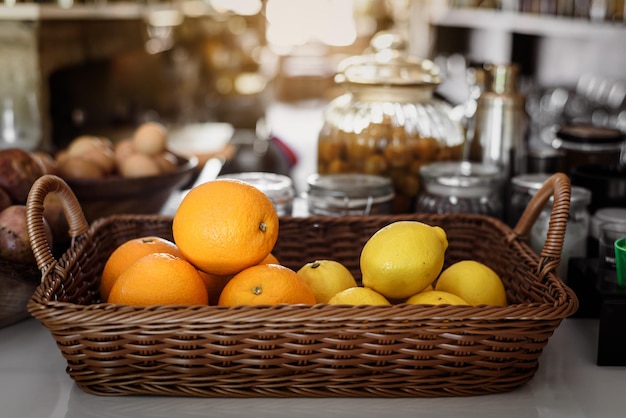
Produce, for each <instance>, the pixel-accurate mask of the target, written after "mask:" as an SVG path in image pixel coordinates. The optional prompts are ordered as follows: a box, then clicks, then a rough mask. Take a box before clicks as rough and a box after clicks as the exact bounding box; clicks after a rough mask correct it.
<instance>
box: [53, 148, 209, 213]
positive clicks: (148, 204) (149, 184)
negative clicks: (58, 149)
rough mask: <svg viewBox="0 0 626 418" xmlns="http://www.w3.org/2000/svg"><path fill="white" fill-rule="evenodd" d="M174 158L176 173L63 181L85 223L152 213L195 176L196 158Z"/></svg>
mask: <svg viewBox="0 0 626 418" xmlns="http://www.w3.org/2000/svg"><path fill="white" fill-rule="evenodd" d="M177 158H178V160H179V161H178V167H177V168H176V170H174V171H172V172H170V173H166V174H161V175H158V176H149V177H138V178H123V177H120V176H114V177H109V178H105V179H98V180H79V179H67V180H65V181H66V183H67V184H68V185H69V186H70V188H71V189H72V191H73V192H74V194H75V195H76V198H77V199H78V201H79V202H80V205H81V207H82V209H83V212H84V214H85V217H86V218H87V221H88V222H89V223H91V222H93V221H94V220H96V219H98V218H102V217H106V216H109V215H114V214H142V215H146V214H156V213H159V212H160V211H161V209H162V208H163V206H164V205H165V203H166V202H167V199H168V198H169V197H170V195H171V194H172V193H173V192H175V191H176V190H179V189H180V188H181V187H183V186H185V185H186V184H188V183H189V182H190V181H191V180H192V179H193V178H194V177H195V176H196V175H197V174H198V173H197V168H198V159H197V158H196V157H193V156H190V157H183V156H177Z"/></svg>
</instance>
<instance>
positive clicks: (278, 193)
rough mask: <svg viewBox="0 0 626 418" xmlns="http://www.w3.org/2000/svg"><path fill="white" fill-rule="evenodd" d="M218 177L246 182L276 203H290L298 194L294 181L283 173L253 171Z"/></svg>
mask: <svg viewBox="0 0 626 418" xmlns="http://www.w3.org/2000/svg"><path fill="white" fill-rule="evenodd" d="M218 178H220V179H224V178H228V179H235V180H241V181H243V182H246V183H248V184H250V185H252V186H254V187H256V188H257V189H259V190H260V191H262V192H263V193H265V195H266V196H267V197H269V198H270V200H271V201H272V202H273V203H274V205H281V204H285V203H290V202H291V201H292V200H293V198H294V196H295V194H296V192H295V190H294V187H293V181H292V180H291V179H290V178H289V177H287V176H285V175H282V174H275V173H266V172H260V171H258V172H257V171H252V172H243V173H233V174H222V175H221V176H218Z"/></svg>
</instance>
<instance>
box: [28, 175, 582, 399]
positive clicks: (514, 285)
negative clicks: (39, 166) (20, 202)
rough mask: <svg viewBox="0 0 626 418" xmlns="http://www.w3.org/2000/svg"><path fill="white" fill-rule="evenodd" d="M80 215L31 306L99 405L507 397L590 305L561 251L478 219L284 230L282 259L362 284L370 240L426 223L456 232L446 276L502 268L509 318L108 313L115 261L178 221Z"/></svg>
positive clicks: (446, 309) (294, 221) (205, 309)
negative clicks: (139, 240)
mask: <svg viewBox="0 0 626 418" xmlns="http://www.w3.org/2000/svg"><path fill="white" fill-rule="evenodd" d="M58 182H59V180H57V179H56V178H48V179H44V180H43V182H42V183H40V184H39V185H36V187H39V188H38V189H35V188H34V189H33V190H32V191H31V196H32V202H31V203H32V204H31V205H30V206H29V209H30V210H31V211H32V213H33V221H32V224H33V225H32V233H31V240H32V237H33V236H37V234H38V231H37V229H38V226H39V225H37V221H36V219H37V213H38V211H39V210H40V209H42V208H41V207H40V206H41V204H42V203H41V202H43V198H42V196H45V194H46V193H48V192H50V191H57V192H60V193H66V191H64V189H63V187H62V185H61V186H59V184H58ZM560 187H563V186H559V188H560ZM565 187H569V182H567V184H566V186H565ZM561 196H563V197H562V198H560V199H559V200H564V199H566V202H565V207H564V208H560V205H559V204H557V203H558V202H557V201H556V200H555V205H554V206H555V210H554V211H553V217H554V220H553V219H551V230H552V232H554V230H555V229H556V235H554V234H553V236H552V237H549V241H550V243H549V245H546V247H547V249H544V251H546V252H547V254H552V253H554V252H555V251H556V250H557V249H559V247H560V245H562V238H563V234H564V232H563V231H564V223H563V219H559V217H562V214H563V213H565V220H566V216H567V215H566V214H567V210H568V207H569V189H567V190H566V192H565V193H561ZM74 209H75V210H74V215H76V219H72V218H73V215H70V217H69V218H68V220H69V221H70V226H71V228H72V229H73V230H74V235H75V236H76V237H75V239H74V242H73V244H72V246H71V247H70V249H69V250H68V251H67V252H66V253H65V254H64V255H63V256H62V257H61V258H60V259H59V260H55V259H54V258H53V257H51V256H50V255H49V254H48V252H47V251H46V249H45V242H42V241H41V240H38V239H35V240H33V242H34V244H33V246H34V247H37V248H36V249H37V250H39V251H38V254H39V255H38V264H39V266H40V269H41V270H42V284H41V286H39V288H38V289H37V291H36V292H35V294H34V295H33V297H32V299H31V301H30V302H29V306H28V307H29V311H30V312H31V314H32V315H33V316H35V317H36V318H38V319H39V320H40V321H41V322H42V323H43V324H44V326H46V327H47V328H48V329H49V330H50V332H51V334H52V336H53V338H54V339H55V340H56V342H57V345H58V347H59V349H60V350H61V352H62V354H63V356H64V357H65V359H66V360H67V373H68V374H69V375H70V376H71V378H72V379H74V380H75V382H76V383H77V384H78V385H79V387H81V388H82V389H83V390H84V391H86V392H89V393H94V394H100V395H129V394H152V395H175V396H203V397H254V396H269V397H331V396H342V397H364V396H365V397H435V396H436V397H440V396H467V395H481V394H487V393H499V392H505V391H510V390H512V389H514V388H516V387H519V386H520V385H523V384H524V383H526V382H527V381H528V380H530V379H531V378H532V377H533V375H534V373H535V372H536V370H537V368H538V366H539V357H540V355H541V353H542V350H543V348H544V347H545V345H546V344H547V342H548V339H549V338H550V336H551V335H552V333H553V332H554V330H555V329H556V327H558V325H559V324H560V322H561V321H562V320H563V319H564V318H565V317H567V316H569V315H571V314H573V313H574V312H575V310H576V309H577V306H578V305H577V300H576V297H575V295H574V294H573V292H572V291H571V290H570V289H569V288H568V287H567V286H565V285H564V284H563V282H562V281H561V280H560V279H559V278H558V277H556V276H555V275H554V273H553V271H554V268H555V267H556V265H558V261H559V254H560V251H558V253H557V254H556V257H552V256H549V255H548V256H544V255H542V256H541V257H538V256H537V255H535V254H534V253H533V252H532V250H531V249H530V248H529V247H528V246H527V245H526V244H525V243H524V242H523V240H522V239H521V238H520V234H521V235H523V233H524V232H527V231H528V228H529V226H528V224H527V223H524V224H523V225H522V226H521V228H520V229H519V230H517V228H516V230H511V229H510V228H508V227H507V226H506V225H504V224H502V223H501V222H499V221H497V220H494V219H491V218H487V217H484V216H479V215H425V214H414V215H394V216H367V217H344V218H326V217H310V218H289V217H287V218H281V221H280V234H279V239H278V242H277V245H276V247H275V250H274V254H275V255H276V256H277V258H278V259H279V260H280V261H281V263H282V264H284V265H286V266H288V267H291V268H293V269H297V268H299V267H301V266H302V265H303V264H304V263H305V262H308V261H312V260H314V259H321V258H332V259H336V260H338V261H340V262H342V263H344V264H345V265H346V266H347V267H348V268H349V269H350V270H351V271H352V273H353V274H354V275H355V277H357V279H358V280H360V271H359V267H358V260H359V256H360V250H361V248H362V246H363V244H364V243H365V241H366V240H367V239H368V238H369V237H370V236H371V235H372V234H373V233H374V232H375V231H376V230H378V229H379V228H381V227H382V226H384V225H386V224H388V223H390V222H393V221H396V220H400V219H411V220H419V221H422V222H425V223H428V224H432V225H439V226H441V227H442V228H444V229H445V230H446V232H447V234H448V240H449V243H450V245H449V248H448V250H447V252H446V265H449V264H451V263H453V262H455V261H458V260H461V259H467V258H472V259H475V260H478V261H482V262H484V263H486V264H488V265H489V266H490V267H492V268H493V269H494V270H495V271H496V272H497V273H498V274H499V275H500V276H501V277H502V279H503V281H504V284H505V288H506V291H507V297H508V299H509V302H510V305H509V306H507V307H492V306H481V307H469V306H449V305H441V306H426V305H404V304H403V305H393V306H358V307H350V306H332V305H322V304H320V305H316V306H313V307H311V306H304V305H282V306H271V307H270V306H268V307H253V306H241V307H233V308H229V307H216V306H193V307H183V306H152V307H147V308H137V307H129V306H121V305H113V304H106V303H101V301H100V295H99V278H100V273H101V271H102V268H103V267H104V263H105V262H106V259H107V258H108V256H109V255H110V254H111V252H112V251H113V250H114V249H115V248H116V247H117V246H118V245H120V244H121V243H122V242H124V241H126V240H127V239H129V238H133V237H138V236H143V235H159V236H162V237H164V238H168V239H172V236H171V218H167V217H161V216H156V215H142V216H130V215H113V216H110V217H107V218H102V219H100V220H98V221H95V222H94V223H93V224H92V225H91V226H90V227H89V228H88V229H87V230H85V225H84V218H82V219H81V216H80V210H79V208H77V207H74ZM69 212H70V213H72V211H71V210H70V211H69ZM535 212H537V211H536V210H535V211H533V213H531V214H530V215H529V217H530V220H531V221H534V219H532V218H534V217H536V215H537V214H538V213H535ZM552 221H554V222H552ZM524 222H526V221H524ZM531 224H532V222H531ZM555 237H556V238H555ZM555 239H556V240H557V243H556V244H553V243H552V241H554V240H555ZM559 239H560V240H561V244H558V240H559Z"/></svg>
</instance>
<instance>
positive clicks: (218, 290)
mask: <svg viewBox="0 0 626 418" xmlns="http://www.w3.org/2000/svg"><path fill="white" fill-rule="evenodd" d="M198 273H200V278H202V281H204V286H205V287H206V291H207V293H208V294H209V305H217V301H218V300H219V298H220V295H221V294H222V290H223V289H224V286H226V283H228V281H229V280H230V279H231V277H233V276H232V275H228V276H216V275H215V274H209V273H205V272H203V271H202V270H198Z"/></svg>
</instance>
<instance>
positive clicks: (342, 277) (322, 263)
mask: <svg viewBox="0 0 626 418" xmlns="http://www.w3.org/2000/svg"><path fill="white" fill-rule="evenodd" d="M297 273H298V275H299V276H300V277H302V278H303V279H304V281H305V282H307V284H308V285H309V287H310V288H311V290H312V291H313V294H314V295H315V300H316V301H317V303H328V301H329V300H330V298H331V297H333V296H334V295H336V294H337V293H339V292H341V291H342V290H345V289H348V288H350V287H356V286H357V282H356V280H355V279H354V276H353V275H352V273H350V270H348V269H347V268H346V267H345V266H344V265H343V264H341V263H340V262H338V261H335V260H316V261H313V262H311V263H307V264H305V265H304V266H302V267H301V268H300V270H298V272H297Z"/></svg>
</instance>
